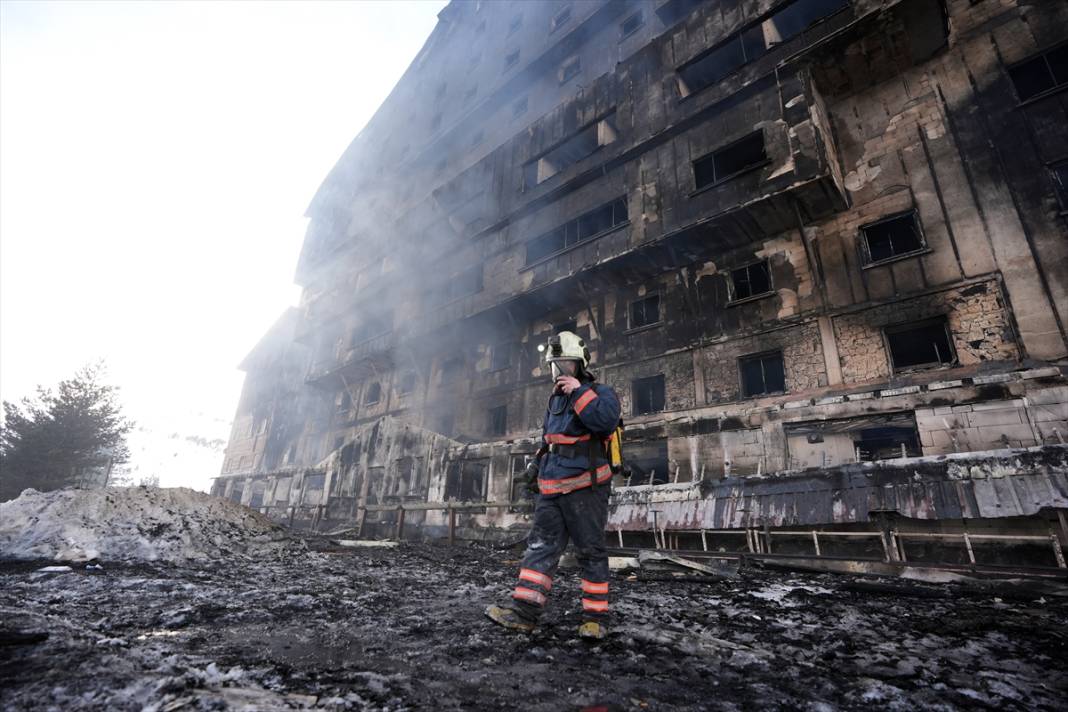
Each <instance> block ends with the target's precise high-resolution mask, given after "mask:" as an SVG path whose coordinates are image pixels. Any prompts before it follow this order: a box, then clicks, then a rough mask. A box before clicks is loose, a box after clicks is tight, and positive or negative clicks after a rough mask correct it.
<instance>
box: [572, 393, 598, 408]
mask: <svg viewBox="0 0 1068 712" xmlns="http://www.w3.org/2000/svg"><path fill="white" fill-rule="evenodd" d="M596 397H597V393H596V392H595V391H594V390H593V389H592V388H591V389H590V390H588V391H586V392H585V393H583V394H582V395H581V396H579V399H578V400H577V401H575V413H581V412H582V410H583V408H585V407H586V406H588V405H589V404H590V403H591V402H593V399H594V398H596Z"/></svg>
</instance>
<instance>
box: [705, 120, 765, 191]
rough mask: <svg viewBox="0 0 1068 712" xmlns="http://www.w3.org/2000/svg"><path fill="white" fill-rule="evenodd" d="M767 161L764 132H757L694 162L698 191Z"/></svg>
mask: <svg viewBox="0 0 1068 712" xmlns="http://www.w3.org/2000/svg"><path fill="white" fill-rule="evenodd" d="M766 160H767V154H766V153H765V152H764V132H763V131H756V132H754V133H751V134H749V135H748V136H746V137H745V138H742V139H739V140H738V141H735V142H734V143H731V144H729V145H727V146H724V147H723V148H719V149H716V150H715V151H713V152H712V153H710V154H708V155H705V156H703V157H701V158H698V159H697V160H696V161H694V162H693V174H694V184H695V186H696V188H697V189H698V190H700V189H701V188H707V187H708V186H712V185H716V184H717V183H722V182H723V181H725V180H727V179H729V178H733V177H734V176H736V175H738V174H739V173H742V172H743V171H746V170H748V169H750V168H753V167H754V166H758V165H760V164H761V163H764V162H765V161H766Z"/></svg>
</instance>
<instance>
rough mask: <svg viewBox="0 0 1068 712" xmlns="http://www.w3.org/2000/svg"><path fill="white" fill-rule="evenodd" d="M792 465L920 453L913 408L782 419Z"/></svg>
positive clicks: (828, 463)
mask: <svg viewBox="0 0 1068 712" xmlns="http://www.w3.org/2000/svg"><path fill="white" fill-rule="evenodd" d="M783 432H784V433H785V435H786V446H787V450H788V452H789V454H790V463H789V467H790V468H791V469H805V468H810V467H831V466H834V465H841V464H843V463H848V462H871V461H873V460H888V459H893V458H898V457H916V456H918V455H920V454H921V450H920V438H919V432H918V431H917V429H916V418H915V415H914V414H913V413H912V412H898V413H872V414H869V415H865V416H861V417H855V418H840V419H832V420H817V421H804V422H796V423H785V424H784V425H783Z"/></svg>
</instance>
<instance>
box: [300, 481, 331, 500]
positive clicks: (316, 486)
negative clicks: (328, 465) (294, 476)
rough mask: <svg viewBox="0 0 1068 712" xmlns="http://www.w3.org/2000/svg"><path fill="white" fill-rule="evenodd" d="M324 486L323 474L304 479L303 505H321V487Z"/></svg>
mask: <svg viewBox="0 0 1068 712" xmlns="http://www.w3.org/2000/svg"><path fill="white" fill-rule="evenodd" d="M325 484H326V475H325V474H312V475H306V476H305V477H304V500H303V504H322V503H323V487H324V485H325Z"/></svg>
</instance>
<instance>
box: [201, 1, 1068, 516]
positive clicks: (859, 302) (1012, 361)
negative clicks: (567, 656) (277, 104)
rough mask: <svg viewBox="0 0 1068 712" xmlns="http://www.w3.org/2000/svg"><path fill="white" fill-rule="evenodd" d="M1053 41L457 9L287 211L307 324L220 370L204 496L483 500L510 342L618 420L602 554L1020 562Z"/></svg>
mask: <svg viewBox="0 0 1068 712" xmlns="http://www.w3.org/2000/svg"><path fill="white" fill-rule="evenodd" d="M1066 36H1068V7H1066V6H1065V5H1064V4H1063V3H1047V2H1027V1H1025V0H1002V1H999V0H978V1H975V0H946V1H941V0H704V1H702V0H645V1H624V0H618V1H615V2H601V1H597V0H591V1H588V2H586V1H579V0H571V1H567V0H563V1H559V2H558V1H552V2H533V1H527V2H474V1H471V2H457V1H454V2H452V3H451V4H449V5H448V6H447V7H446V8H445V9H444V10H443V11H442V12H441V14H440V16H439V23H438V26H437V28H436V29H435V30H434V32H433V34H432V35H431V37H430V38H429V39H428V41H427V43H426V45H425V46H424V48H423V50H422V51H421V52H420V54H419V55H418V56H417V57H416V59H415V61H414V62H413V63H412V65H411V67H410V68H409V69H408V71H407V72H406V73H405V75H404V76H403V78H402V79H401V80H400V82H399V83H398V85H397V87H396V88H395V89H394V91H393V92H392V94H391V95H390V97H389V98H388V99H387V100H386V102H385V103H384V104H383V105H382V107H381V108H380V109H379V110H378V112H377V114H376V115H375V117H374V118H373V119H372V121H371V122H370V123H369V125H368V126H367V127H366V129H364V131H362V132H361V133H360V134H359V136H357V138H356V139H355V140H354V141H353V143H352V144H351V145H350V147H349V148H348V149H347V151H346V152H345V153H344V155H343V156H342V157H341V159H340V160H339V161H338V163H337V165H336V167H335V168H334V169H333V171H332V172H331V173H330V174H329V175H328V176H327V178H326V180H325V181H324V183H323V185H322V187H321V188H320V189H319V191H318V193H317V194H316V196H315V198H314V200H313V202H312V204H311V206H310V207H309V209H308V217H309V219H310V223H309V227H308V233H307V236H306V239H305V243H304V248H303V251H302V253H301V256H300V260H299V264H298V266H297V281H298V283H299V284H301V285H302V287H303V288H304V291H303V297H302V300H301V305H300V307H299V309H297V310H294V311H292V312H290V313H287V314H286V315H284V316H283V317H282V319H280V321H279V322H278V324H276V326H275V327H274V328H273V329H272V330H271V332H270V333H269V334H268V335H267V336H265V337H264V340H263V342H261V344H260V345H259V346H258V347H257V348H256V349H255V350H254V351H253V353H252V354H251V355H250V356H249V358H248V359H247V361H246V362H245V364H244V368H245V370H246V372H247V381H246V385H245V391H244V393H243V395H242V400H241V403H240V405H239V407H238V412H237V416H236V418H235V421H234V428H233V433H232V435H231V439H230V444H229V447H228V450H227V457H226V462H225V464H224V467H223V471H222V475H221V477H220V478H219V479H218V480H217V482H216V492H217V493H218V494H220V495H223V496H229V497H232V498H234V499H238V500H239V501H242V502H245V503H247V504H250V505H251V506H255V507H268V508H269V509H268V511H269V512H270V513H272V514H277V515H278V516H284V517H289V518H290V519H305V518H308V517H312V516H314V517H316V518H320V519H327V520H331V521H335V520H336V521H337V522H358V523H359V524H360V526H364V525H366V524H367V523H374V522H380V523H383V524H392V523H393V522H395V517H396V516H398V515H396V514H395V513H387V512H382V511H377V510H376V509H375V508H376V507H382V506H385V505H389V506H393V505H405V504H406V503H407V504H410V505H415V504H417V503H440V502H446V501H468V502H473V503H480V502H481V503H500V502H509V501H512V500H514V499H515V498H516V495H515V493H514V492H513V487H512V473H513V471H516V470H519V469H522V464H523V457H524V456H525V455H529V454H530V453H532V452H533V451H534V450H535V449H536V447H537V438H538V436H539V435H540V426H541V422H542V417H543V413H544V405H545V399H546V397H547V381H548V377H547V374H546V372H545V371H544V370H543V369H542V367H541V363H540V361H539V355H538V353H537V351H536V350H535V346H536V344H538V343H541V342H542V341H543V340H544V339H545V338H546V336H548V335H549V334H550V333H552V332H554V331H555V330H560V329H564V328H567V329H571V330H573V331H576V332H577V333H579V334H580V335H581V336H582V337H583V338H585V339H586V340H587V341H588V342H589V343H590V345H591V350H592V351H593V354H594V364H595V367H594V370H595V371H596V373H597V375H598V378H599V379H600V380H601V381H604V382H607V383H609V384H611V385H612V386H613V387H614V388H615V389H616V390H617V392H618V393H619V394H620V396H621V399H622V401H623V408H624V417H625V419H626V421H627V425H628V429H627V444H626V455H627V458H628V460H629V462H630V463H631V465H632V467H633V470H634V471H635V473H636V474H635V476H634V477H633V478H632V480H631V481H620V482H617V483H616V486H617V487H618V488H619V489H618V491H617V495H616V498H615V502H616V509H615V514H614V515H613V519H612V522H613V526H614V527H616V528H618V529H620V530H621V531H624V530H625V531H641V530H646V529H649V528H650V526H651V525H652V524H653V521H652V519H650V518H649V517H648V516H647V515H648V513H649V510H650V509H652V508H653V507H654V503H661V504H662V505H663V507H662V508H663V510H664V514H663V521H660V523H659V524H657V525H656V526H658V527H669V528H672V529H675V530H679V531H694V530H698V529H703V528H707V529H730V528H736V527H743V526H744V527H748V526H753V525H754V523H760V525H762V526H765V527H767V526H769V525H770V526H776V527H782V526H791V525H802V524H804V525H814V526H815V525H834V524H838V525H851V524H858V523H863V522H868V521H874V520H875V518H876V515H877V514H880V513H886V512H890V513H893V512H897V513H898V514H899V515H901V516H904V517H911V518H914V519H926V520H932V519H937V520H941V521H943V522H957V523H961V522H964V521H966V520H969V519H982V520H984V521H985V520H989V519H991V518H995V519H996V517H994V516H993V513H994V512H995V511H997V507H996V506H995V505H997V506H1001V505H1000V504H998V502H999V501H1000V500H999V499H998V498H1003V499H1004V500H1005V502H1010V501H1012V502H1015V504H1013V505H1012V506H1009V505H1007V504H1006V506H1005V508H1004V509H1002V510H1001V511H1002V512H1003V516H1012V517H1032V518H1034V521H1032V522H1031V523H1029V524H1025V525H1023V526H1024V528H1027V527H1032V528H1036V531H1041V532H1044V531H1046V528H1045V527H1046V525H1045V523H1044V522H1043V518H1045V519H1048V520H1049V521H1050V522H1056V521H1057V515H1056V513H1055V510H1057V509H1063V508H1065V507H1066V506H1068V480H1066V473H1068V466H1066V464H1065V460H1066V457H1068V456H1066V455H1065V452H1064V448H1063V447H1061V446H1062V445H1063V443H1064V439H1065V437H1068V435H1066V434H1068V384H1066V382H1065V371H1066V365H1068V333H1066V323H1068V91H1065V90H1066V89H1068V44H1066V43H1065V37H1066ZM1013 450H1015V451H1017V452H1019V453H1023V454H1021V455H1019V456H1016V457H1010V456H1008V455H1006V454H1005V453H1007V452H1010V451H1013ZM954 453H958V454H954ZM939 456H948V457H949V460H947V461H953V462H956V461H957V460H961V459H962V458H963V460H962V461H966V462H968V463H971V464H969V465H968V466H967V467H965V466H963V465H953V466H950V465H947V464H946V462H947V461H942V462H940V461H939V460H938V457H939ZM1006 457H1007V458H1008V459H1007V460H1006V459H1005V458H1006ZM917 458H919V459H917ZM1005 462H1008V463H1010V464H1007V465H1004V466H1000V465H997V464H996V463H1005ZM1012 463H1015V464H1012ZM954 468H956V469H954ZM961 468H963V470H962V469H961ZM961 471H964V472H966V473H971V472H975V473H978V474H976V475H975V476H976V477H977V478H980V479H984V478H986V477H987V476H988V475H989V476H1001V475H1004V476H1005V477H1006V478H1007V480H1006V481H1007V482H1008V483H1009V484H1008V487H1007V489H1006V488H1005V487H1002V488H1000V489H999V488H998V487H994V488H993V489H991V490H990V492H992V494H991V493H988V494H987V495H983V496H984V497H987V498H993V499H992V500H990V501H989V502H987V504H988V505H989V506H985V508H984V507H979V506H978V500H977V499H976V498H975V497H976V496H975V495H974V492H973V493H972V494H971V495H969V494H968V492H964V491H963V489H961V488H960V487H957V489H956V490H954V492H956V494H954V495H953V496H952V497H950V496H948V495H947V494H946V492H943V490H946V491H947V492H948V490H947V487H948V485H946V484H945V483H947V482H950V481H956V482H958V483H959V482H960V481H961V479H962V476H961V474H960V473H961ZM994 471H997V472H999V473H1001V475H991V474H990V473H991V472H994ZM849 473H853V474H852V475H850V474H849ZM865 473H866V474H865ZM873 473H880V474H873ZM984 473H986V474H984ZM865 477H867V485H864V486H863V487H862V486H861V484H858V483H857V482H856V480H857V478H859V479H861V480H863V479H864V478H865ZM873 477H874V478H875V479H876V480H879V478H883V480H882V485H885V486H886V487H891V488H893V487H897V486H901V487H904V488H905V489H906V490H907V489H908V488H909V487H910V486H914V489H913V491H912V492H911V494H909V495H908V497H906V496H905V494H904V492H905V490H901V492H899V495H900V498H899V497H890V498H881V497H875V496H868V495H866V494H863V493H862V490H863V492H867V491H868V490H866V489H865V487H867V488H868V489H871V487H873V486H874V485H873V484H872V478H873ZM1034 477H1037V478H1039V480H1040V481H1041V482H1032V481H1031V480H1027V483H1024V479H1025V478H1034ZM910 478H913V479H914V478H918V479H916V482H920V480H922V482H920V483H919V484H916V482H913V485H910V484H909V483H910V482H911V481H913V479H910ZM965 479H966V478H965ZM821 482H822V484H820V483H821ZM971 484H975V483H971ZM976 486H978V488H979V490H982V491H984V492H985V491H987V490H986V489H984V486H982V485H976ZM1020 487H1022V488H1023V489H1022V490H1020V489H1014V488H1020ZM858 488H859V489H858ZM876 489H878V488H876ZM949 489H952V488H951V487H950V488H949ZM964 489H967V487H965V488H964ZM880 491H882V490H880ZM1024 491H1025V492H1026V496H1025V497H1024V499H1025V500H1026V501H1025V502H1021V500H1020V492H1024ZM843 492H845V493H844V494H843ZM732 493H733V494H732ZM761 493H762V494H761ZM850 493H852V494H850ZM958 495H959V496H958ZM969 496H971V499H969ZM910 497H911V499H910V500H909V502H911V504H909V503H907V502H905V500H906V499H908V498H910ZM954 497H956V498H957V499H956V500H955V501H957V504H952V503H951V502H950V500H952V499H953V498H954ZM717 498H718V499H717ZM891 500H893V501H891ZM713 502H719V504H718V505H716V504H710V503H713ZM846 502H848V503H849V504H848V505H847V504H843V503H846ZM791 503H792V504H791ZM924 503H926V504H924ZM656 506H660V505H656ZM368 507H371V509H368ZM724 507H726V508H727V509H731V508H733V509H734V510H737V511H738V512H745V514H744V516H742V515H741V514H739V515H738V516H734V515H727V514H724V511H725V510H724ZM791 507H792V508H793V509H791ZM416 509H417V510H418V508H416ZM313 511H314V514H313ZM791 512H792V513H791ZM806 512H807V513H806ZM408 516H413V515H408ZM447 516H449V515H447V514H446V513H445V512H442V511H433V510H432V509H430V508H427V509H425V510H418V518H417V519H416V518H414V516H413V519H410V520H409V521H410V522H413V523H417V524H421V525H422V526H424V527H427V528H433V527H443V526H445V523H446V521H445V520H446V517H447ZM454 516H455V515H454ZM524 516H525V515H524V514H523V513H522V512H521V511H519V512H517V511H509V509H508V508H506V507H500V508H489V509H485V510H478V509H474V510H471V509H469V510H464V513H462V514H460V515H459V517H460V518H461V520H462V522H461V526H463V527H464V528H466V529H468V530H471V531H475V530H489V529H502V528H508V527H510V526H512V525H516V524H521V523H522V521H523V518H524ZM1062 516H1063V515H1062ZM658 521H659V520H658ZM1061 521H1063V519H1062V520H1061ZM946 526H949V525H946ZM1062 536H1068V532H1065V533H1064V534H1062Z"/></svg>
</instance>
